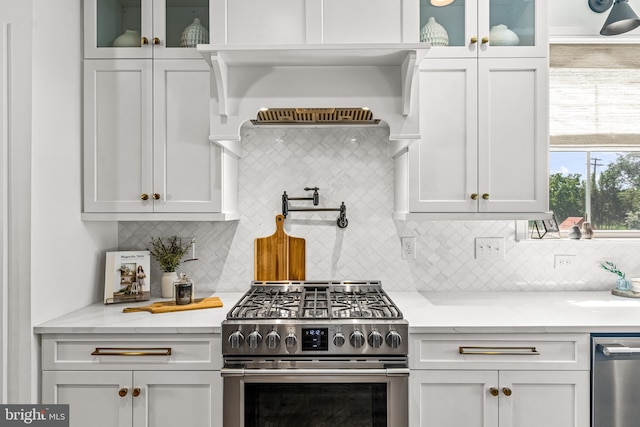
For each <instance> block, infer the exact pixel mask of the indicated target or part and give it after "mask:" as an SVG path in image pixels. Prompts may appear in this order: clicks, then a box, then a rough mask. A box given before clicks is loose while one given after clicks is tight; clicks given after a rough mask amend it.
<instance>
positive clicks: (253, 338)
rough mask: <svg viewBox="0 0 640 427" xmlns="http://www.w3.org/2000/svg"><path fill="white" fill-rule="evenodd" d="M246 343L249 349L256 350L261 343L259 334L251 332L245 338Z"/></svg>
mask: <svg viewBox="0 0 640 427" xmlns="http://www.w3.org/2000/svg"><path fill="white" fill-rule="evenodd" d="M247 343H248V344H249V348H258V347H259V346H260V344H261V343H262V335H260V332H258V331H253V332H251V333H250V334H249V336H248V337H247Z"/></svg>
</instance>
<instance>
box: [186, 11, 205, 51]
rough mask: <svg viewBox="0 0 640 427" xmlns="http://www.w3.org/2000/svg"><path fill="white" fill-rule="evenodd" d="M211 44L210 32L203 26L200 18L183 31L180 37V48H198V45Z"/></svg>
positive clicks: (195, 19)
mask: <svg viewBox="0 0 640 427" xmlns="http://www.w3.org/2000/svg"><path fill="white" fill-rule="evenodd" d="M203 43H209V32H208V31H207V29H206V28H204V27H203V26H202V24H201V23H200V20H199V19H198V18H194V19H193V22H192V23H191V24H189V25H188V26H187V28H185V29H184V30H183V31H182V36H180V46H182V47H196V45H197V44H203Z"/></svg>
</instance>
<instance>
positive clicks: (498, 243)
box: [476, 237, 504, 259]
mask: <svg viewBox="0 0 640 427" xmlns="http://www.w3.org/2000/svg"><path fill="white" fill-rule="evenodd" d="M476 259H504V237H476Z"/></svg>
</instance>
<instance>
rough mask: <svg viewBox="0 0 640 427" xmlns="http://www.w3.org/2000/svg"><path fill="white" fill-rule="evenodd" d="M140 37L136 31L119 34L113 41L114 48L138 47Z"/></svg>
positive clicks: (125, 31)
mask: <svg viewBox="0 0 640 427" xmlns="http://www.w3.org/2000/svg"><path fill="white" fill-rule="evenodd" d="M140 43H141V37H140V33H139V32H138V31H136V30H124V33H122V34H120V35H119V36H118V37H116V39H115V40H114V41H113V46H114V47H140Z"/></svg>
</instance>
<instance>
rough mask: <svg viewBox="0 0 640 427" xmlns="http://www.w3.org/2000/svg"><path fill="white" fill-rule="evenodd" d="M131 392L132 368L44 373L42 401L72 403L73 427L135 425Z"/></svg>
mask: <svg viewBox="0 0 640 427" xmlns="http://www.w3.org/2000/svg"><path fill="white" fill-rule="evenodd" d="M131 393H132V385H131V372H129V371H108V372H107V371H93V372H86V371H85V372H78V371H45V372H43V373H42V403H43V404H47V403H52V404H68V405H69V425H70V427H87V426H92V427H132V419H131V410H132V402H133V401H132V395H131ZM121 394H122V395H121Z"/></svg>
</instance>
